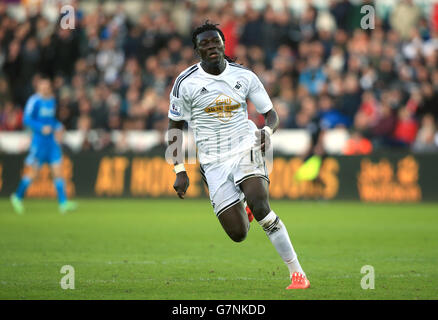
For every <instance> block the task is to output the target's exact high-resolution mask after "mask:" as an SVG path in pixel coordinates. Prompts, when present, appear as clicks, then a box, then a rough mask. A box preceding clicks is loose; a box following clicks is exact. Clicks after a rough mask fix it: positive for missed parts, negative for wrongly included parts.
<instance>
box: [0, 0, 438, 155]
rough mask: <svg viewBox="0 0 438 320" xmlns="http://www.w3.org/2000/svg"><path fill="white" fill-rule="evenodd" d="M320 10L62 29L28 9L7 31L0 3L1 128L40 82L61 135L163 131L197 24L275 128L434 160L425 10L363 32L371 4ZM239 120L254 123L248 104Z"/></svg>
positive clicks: (104, 20) (433, 58)
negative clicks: (335, 134) (259, 91)
mask: <svg viewBox="0 0 438 320" xmlns="http://www.w3.org/2000/svg"><path fill="white" fill-rule="evenodd" d="M329 3H330V5H329V7H328V9H327V10H317V9H316V8H315V7H314V6H312V5H311V1H308V5H307V8H306V9H305V10H303V11H302V12H300V13H299V14H298V13H296V12H293V10H291V8H290V7H288V6H286V5H285V7H284V8H283V9H282V10H274V8H273V7H271V6H270V5H269V4H267V5H266V7H264V8H263V10H257V9H256V8H254V7H253V6H252V5H251V1H247V2H246V4H245V9H244V10H243V12H240V11H237V10H236V9H235V6H234V4H233V2H231V1H230V2H225V3H224V4H222V5H221V6H220V7H219V8H217V7H212V6H210V5H209V3H208V1H193V2H192V1H148V10H145V12H144V13H142V14H141V15H140V18H139V19H138V20H135V21H134V19H132V18H130V17H129V16H128V15H127V14H126V12H125V10H124V7H123V3H121V4H120V5H119V6H118V8H117V10H115V12H114V13H111V14H107V13H105V10H103V9H102V7H97V8H96V9H95V10H94V11H92V12H87V13H85V12H84V11H83V10H82V9H81V2H73V3H72V5H73V6H74V7H75V9H76V10H75V13H76V28H75V29H73V30H70V29H62V28H60V24H59V21H57V22H55V23H53V22H50V21H49V20H48V19H47V18H46V17H45V16H44V15H42V14H41V12H40V11H39V10H36V11H34V12H30V11H29V12H28V13H27V14H28V16H27V19H25V21H24V22H18V21H17V20H15V19H14V18H12V17H11V16H10V15H8V13H7V5H5V4H4V3H0V48H1V51H0V130H20V129H22V124H21V118H22V111H23V108H24V105H25V102H26V100H27V98H28V97H29V96H30V95H31V94H32V93H33V91H34V89H33V88H34V85H35V83H37V82H38V77H39V76H40V74H48V75H50V76H51V77H52V78H53V83H54V87H55V92H56V97H57V101H58V118H59V119H60V121H62V123H63V124H64V126H65V128H66V129H68V130H82V131H89V130H90V129H100V130H102V132H110V131H111V130H132V129H134V130H150V129H155V130H160V131H164V130H165V129H166V128H167V121H168V120H167V112H168V97H169V92H170V90H171V87H172V84H173V81H174V79H175V77H176V76H177V75H178V74H179V73H180V72H181V71H182V70H184V69H185V68H187V67H189V66H190V65H192V64H194V63H196V62H197V61H198V60H197V57H196V56H195V54H194V51H193V46H192V43H191V31H192V30H193V28H195V27H196V26H199V25H200V24H202V23H203V22H204V21H205V20H206V19H208V20H209V21H210V22H214V23H218V24H219V27H220V28H221V29H222V30H223V32H224V34H225V38H226V40H225V45H226V54H227V55H228V56H230V57H232V58H234V59H236V62H237V63H240V64H243V65H244V66H246V67H248V68H250V69H251V70H253V71H254V72H255V73H256V74H257V75H258V76H259V78H260V79H261V81H262V82H263V84H264V85H265V87H266V89H267V91H268V93H269V94H270V96H271V98H272V100H273V102H274V106H275V107H276V109H277V111H278V113H279V115H280V119H281V125H280V127H281V128H307V127H308V126H309V125H310V124H311V123H312V119H314V118H315V117H319V118H320V124H321V126H322V127H323V128H326V129H331V128H337V127H343V128H346V129H347V130H349V131H350V132H351V133H352V135H351V137H352V139H358V140H357V141H359V142H360V141H362V140H363V141H366V142H367V143H368V144H369V143H371V144H372V146H373V147H374V149H378V148H385V147H404V148H412V149H413V150H417V151H435V150H438V147H437V141H436V140H438V139H437V129H436V125H437V120H438V28H437V27H438V26H437V23H436V20H437V21H438V14H435V13H436V12H437V10H436V8H433V10H431V12H430V13H429V14H428V15H425V14H424V13H423V12H422V11H421V10H420V9H419V8H418V7H417V6H415V4H413V2H412V1H410V0H400V1H398V2H396V4H395V5H394V6H393V7H392V8H391V10H389V11H388V12H387V13H386V14H385V15H384V16H379V15H377V16H376V17H375V19H374V22H375V28H374V29H366V30H364V29H362V28H361V19H362V18H363V13H361V12H360V9H361V6H362V5H364V4H372V1H366V0H365V1H363V2H362V3H361V4H357V1H356V2H355V3H351V2H350V1H348V0H337V1H336V0H331V1H329ZM249 114H250V118H251V119H253V120H254V121H255V122H256V123H257V124H259V125H261V124H262V121H263V117H262V116H260V115H258V114H257V113H256V112H255V109H254V107H253V106H252V105H251V104H250V105H249ZM107 140H108V141H110V139H107ZM109 143H110V142H108V144H109ZM84 148H86V146H84Z"/></svg>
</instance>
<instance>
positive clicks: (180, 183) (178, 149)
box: [167, 119, 190, 199]
mask: <svg viewBox="0 0 438 320" xmlns="http://www.w3.org/2000/svg"><path fill="white" fill-rule="evenodd" d="M183 128H184V120H181V121H174V120H172V119H169V128H168V131H167V132H168V140H167V145H168V148H169V150H170V151H171V152H170V154H169V156H171V157H172V160H173V165H174V166H175V172H176V178H175V183H174V184H173V188H174V189H175V191H176V193H177V194H178V197H180V198H181V199H184V195H185V193H186V191H187V188H188V187H189V184H190V182H189V177H188V176H187V172H186V171H185V169H184V154H183V152H182V137H183V131H182V130H183ZM181 166H182V168H181V169H179V170H177V168H178V167H181Z"/></svg>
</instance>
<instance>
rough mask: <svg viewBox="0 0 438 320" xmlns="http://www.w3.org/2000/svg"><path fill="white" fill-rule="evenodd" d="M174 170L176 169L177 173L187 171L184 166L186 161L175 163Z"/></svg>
mask: <svg viewBox="0 0 438 320" xmlns="http://www.w3.org/2000/svg"><path fill="white" fill-rule="evenodd" d="M173 171H175V173H177V174H178V173H180V172H183V171H186V168H185V167H184V163H179V164H177V165H175V166H174V167H173Z"/></svg>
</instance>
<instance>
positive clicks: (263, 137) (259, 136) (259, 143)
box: [255, 129, 271, 154]
mask: <svg viewBox="0 0 438 320" xmlns="http://www.w3.org/2000/svg"><path fill="white" fill-rule="evenodd" d="M255 136H256V142H255V149H259V150H261V151H262V153H263V154H264V153H265V151H266V150H267V149H269V147H270V146H271V136H270V135H269V133H268V132H266V131H265V129H260V130H257V131H256V132H255Z"/></svg>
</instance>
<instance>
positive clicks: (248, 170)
mask: <svg viewBox="0 0 438 320" xmlns="http://www.w3.org/2000/svg"><path fill="white" fill-rule="evenodd" d="M200 170H201V175H202V178H203V180H204V182H205V183H206V184H207V187H208V191H209V194H210V201H211V205H212V206H213V210H214V213H215V214H216V216H217V217H219V215H220V214H221V213H222V212H224V211H225V210H226V209H228V208H230V207H232V206H234V205H235V204H237V203H239V202H240V201H242V200H243V199H244V198H245V195H244V194H243V192H242V190H241V189H240V187H239V184H240V183H242V182H243V181H245V180H247V179H249V178H252V177H261V178H263V179H265V180H266V181H268V183H269V178H268V171H267V169H266V165H265V160H264V159H263V156H262V153H261V151H260V150H253V149H251V150H248V151H246V152H243V153H241V154H238V155H236V156H234V157H232V158H230V159H227V160H225V161H221V162H212V163H207V164H204V165H201V167H200Z"/></svg>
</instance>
